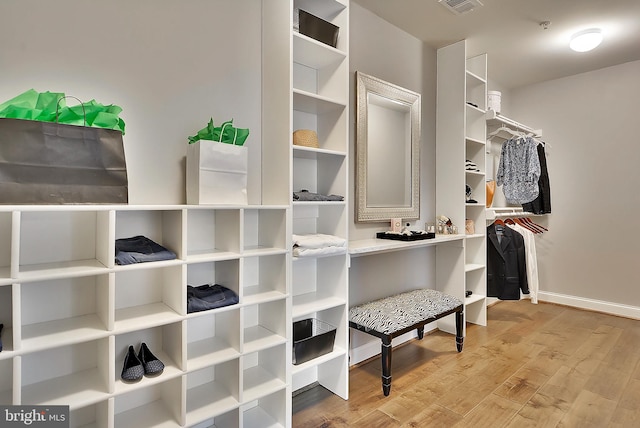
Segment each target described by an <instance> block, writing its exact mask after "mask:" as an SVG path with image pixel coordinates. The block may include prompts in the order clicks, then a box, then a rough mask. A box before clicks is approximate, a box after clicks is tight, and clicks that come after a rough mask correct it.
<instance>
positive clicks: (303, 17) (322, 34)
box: [298, 9, 339, 48]
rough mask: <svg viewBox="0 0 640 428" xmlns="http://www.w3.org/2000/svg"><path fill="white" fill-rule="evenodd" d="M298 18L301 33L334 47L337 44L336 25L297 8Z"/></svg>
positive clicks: (337, 28)
mask: <svg viewBox="0 0 640 428" xmlns="http://www.w3.org/2000/svg"><path fill="white" fill-rule="evenodd" d="M298 20H299V26H300V33H301V34H304V35H305V36H309V37H311V38H313V39H316V40H317V41H319V42H322V43H325V44H327V45H329V46H333V47H334V48H335V47H336V45H337V44H338V30H339V27H338V26H336V25H333V24H332V23H330V22H328V21H325V20H324V19H322V18H318V17H317V16H315V15H312V14H310V13H309V12H307V11H306V10H303V9H299V12H298Z"/></svg>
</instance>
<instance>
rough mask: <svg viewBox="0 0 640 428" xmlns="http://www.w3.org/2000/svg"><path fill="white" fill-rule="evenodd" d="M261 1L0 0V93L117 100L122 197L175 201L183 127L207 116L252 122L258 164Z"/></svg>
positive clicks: (254, 193)
mask: <svg viewBox="0 0 640 428" xmlns="http://www.w3.org/2000/svg"><path fill="white" fill-rule="evenodd" d="M260 5H261V2H260V1H258V0H236V1H227V0H213V1H211V0H190V1H184V2H179V1H172V2H158V1H153V0H136V1H129V0H110V1H104V2H100V1H85V0H57V1H55V2H52V1H39V0H3V1H2V2H0V40H2V49H0V70H1V74H0V100H1V101H0V102H3V101H5V100H7V99H10V98H13V97H14V96H16V95H18V94H20V93H22V92H24V91H26V90H28V89H30V88H34V89H36V90H37V91H40V92H44V91H54V92H65V93H66V94H67V95H73V96H76V97H78V98H80V99H82V100H84V101H89V100H91V99H96V100H97V101H98V102H101V103H103V104H117V105H119V106H121V107H122V108H123V112H122V114H121V117H122V119H123V120H124V121H125V123H126V134H125V136H124V144H125V154H126V158H127V167H128V168H127V169H128V175H129V200H130V203H137V204H177V203H184V202H185V191H184V188H185V179H184V175H185V170H184V168H185V155H186V145H187V137H188V136H189V135H194V134H195V133H196V132H197V131H198V130H199V129H201V128H203V127H204V126H205V125H206V124H207V122H208V120H209V118H210V117H213V118H214V120H215V121H216V123H221V122H223V121H225V120H228V119H232V118H233V119H234V124H235V125H236V126H238V127H242V128H249V129H250V131H251V134H250V136H249V138H248V140H247V143H246V144H247V146H248V147H250V150H249V152H250V155H249V156H250V170H252V171H260V151H261V149H260V141H261V136H260V125H261V124H260V117H261V105H260V104H261V98H260V92H261V86H260V85H261V42H260V40H261V7H260ZM237 35H241V37H237ZM260 179H261V177H260V174H259V173H254V174H250V175H249V197H250V202H253V203H259V202H260Z"/></svg>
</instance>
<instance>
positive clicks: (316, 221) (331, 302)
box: [289, 0, 349, 399]
mask: <svg viewBox="0 0 640 428" xmlns="http://www.w3.org/2000/svg"><path fill="white" fill-rule="evenodd" d="M293 6H294V13H295V9H297V8H299V9H304V10H306V11H308V12H309V13H311V14H313V15H316V16H318V17H320V18H322V19H324V20H326V21H329V22H331V23H333V24H334V25H336V26H338V27H339V33H338V43H337V45H336V47H335V48H334V47H332V46H330V45H327V44H324V43H321V42H319V41H317V40H314V39H312V38H310V37H307V36H305V35H303V34H301V33H299V32H297V31H294V30H292V31H291V41H292V50H293V51H292V61H291V67H292V84H291V96H292V106H291V129H290V131H291V132H293V131H295V130H298V129H311V130H314V131H316V133H317V135H318V148H311V147H304V146H297V145H293V144H292V145H291V152H292V153H291V162H292V174H291V177H292V178H291V186H292V191H295V192H297V191H300V190H303V189H304V190H308V191H310V192H313V193H318V194H322V195H341V196H344V197H345V200H344V201H337V202H332V201H320V202H298V201H294V202H293V207H292V211H291V213H292V233H293V234H300V235H303V234H314V233H322V234H328V235H334V236H338V237H341V238H344V239H345V240H347V239H348V229H349V224H348V221H349V216H348V213H347V202H346V196H347V193H348V174H349V165H348V157H347V153H348V148H349V121H348V119H349V61H348V57H349V54H348V52H349V8H348V6H349V2H348V0H314V1H310V0H294V2H293ZM289 141H291V140H289ZM348 296H349V289H348V254H347V251H346V248H345V251H344V252H343V253H339V254H335V255H329V256H325V257H319V258H307V257H300V258H293V264H292V309H291V311H292V320H293V321H294V322H295V321H298V320H301V319H307V318H315V319H319V320H321V321H324V322H326V323H328V324H330V325H332V326H333V327H336V339H335V343H334V347H333V352H331V353H329V354H326V355H323V356H320V357H317V358H315V359H313V360H311V361H308V362H306V363H303V364H300V365H292V367H291V369H292V389H293V390H294V391H296V390H298V389H300V388H303V387H305V386H307V385H310V384H313V383H315V382H318V383H319V384H321V385H322V386H324V387H325V388H327V389H328V390H330V391H332V392H334V393H335V394H337V395H339V396H340V397H342V398H344V399H346V398H347V397H348V390H349V384H348V346H349V334H348V319H347V314H348Z"/></svg>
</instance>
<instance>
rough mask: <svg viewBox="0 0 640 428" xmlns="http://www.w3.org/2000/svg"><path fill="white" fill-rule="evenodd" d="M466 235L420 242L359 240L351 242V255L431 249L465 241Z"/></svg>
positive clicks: (444, 236)
mask: <svg viewBox="0 0 640 428" xmlns="http://www.w3.org/2000/svg"><path fill="white" fill-rule="evenodd" d="M464 238H465V235H464V234H457V235H436V237H435V238H432V239H421V240H419V241H396V240H394V239H378V238H371V239H358V240H354V241H349V255H350V256H351V257H359V256H366V255H369V254H376V253H386V252H389V251H400V250H410V249H413V248H420V247H429V246H432V245H438V244H441V243H443V242H452V241H458V240H463V239H464Z"/></svg>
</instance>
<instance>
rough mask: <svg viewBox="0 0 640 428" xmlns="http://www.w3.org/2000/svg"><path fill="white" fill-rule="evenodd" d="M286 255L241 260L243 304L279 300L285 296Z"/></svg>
mask: <svg viewBox="0 0 640 428" xmlns="http://www.w3.org/2000/svg"><path fill="white" fill-rule="evenodd" d="M286 263H287V256H286V254H276V255H271V256H260V257H247V258H244V259H243V260H242V282H243V287H242V300H243V302H244V303H245V304H254V303H261V302H264V301H269V300H274V299H280V298H283V297H285V296H286V294H287V289H286V287H287V283H286Z"/></svg>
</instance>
